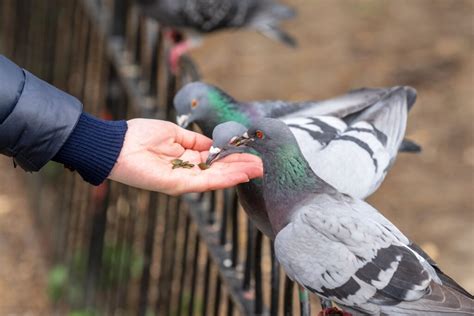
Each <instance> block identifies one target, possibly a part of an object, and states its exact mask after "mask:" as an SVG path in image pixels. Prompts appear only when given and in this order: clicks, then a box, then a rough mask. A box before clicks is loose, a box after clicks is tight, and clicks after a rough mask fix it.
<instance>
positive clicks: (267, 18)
mask: <svg viewBox="0 0 474 316" xmlns="http://www.w3.org/2000/svg"><path fill="white" fill-rule="evenodd" d="M138 3H139V5H140V6H141V7H142V9H143V12H144V13H145V14H147V15H149V16H150V17H152V18H154V19H156V20H157V21H158V22H160V23H162V24H163V25H165V26H169V27H173V28H179V29H185V30H191V31H194V32H196V33H208V32H213V31H217V30H221V29H227V28H249V29H254V30H256V31H258V32H260V33H262V34H264V35H265V36H267V37H270V38H272V39H276V40H279V41H281V42H283V43H285V44H286V45H289V46H296V41H295V40H294V39H293V38H292V37H291V36H290V35H288V34H286V33H285V32H284V31H282V30H281V29H280V28H279V24H280V22H281V21H282V20H287V19H290V18H293V17H294V16H295V12H294V10H293V9H291V8H289V7H287V6H285V5H282V4H279V3H277V2H276V1H274V0H138Z"/></svg>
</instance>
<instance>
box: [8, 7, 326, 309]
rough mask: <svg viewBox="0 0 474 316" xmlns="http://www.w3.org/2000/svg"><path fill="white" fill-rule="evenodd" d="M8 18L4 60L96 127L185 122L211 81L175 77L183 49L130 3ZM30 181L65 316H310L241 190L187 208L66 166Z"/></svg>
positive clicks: (53, 287)
mask: <svg viewBox="0 0 474 316" xmlns="http://www.w3.org/2000/svg"><path fill="white" fill-rule="evenodd" d="M0 10H1V11H0V27H1V29H0V43H1V44H0V52H1V53H3V54H6V55H7V56H8V57H10V58H12V59H13V60H15V61H16V62H17V63H18V64H20V65H22V66H23V67H24V68H26V69H28V70H30V71H31V72H33V73H35V74H37V75H38V76H40V77H41V78H43V79H45V80H47V81H49V82H51V83H52V84H54V85H55V86H57V87H58V88H60V89H63V90H66V91H68V92H69V93H71V94H73V95H74V96H76V97H78V98H79V99H80V100H81V101H82V102H83V104H84V106H85V109H86V111H88V112H89V113H92V114H94V115H97V116H101V117H103V118H106V119H126V118H132V117H148V118H156V119H166V120H170V121H174V120H175V115H174V109H173V106H172V100H173V97H174V95H175V93H176V91H177V90H178V89H179V88H180V87H181V86H182V85H183V84H185V83H187V82H190V81H195V80H199V79H200V75H199V72H198V70H197V67H196V65H195V64H194V62H193V61H192V60H191V59H190V58H188V57H186V56H184V57H183V58H182V60H181V61H180V63H181V65H180V70H179V73H178V75H177V76H175V75H173V74H171V73H170V71H169V70H168V66H167V59H168V58H167V52H168V51H169V49H170V47H171V45H173V43H171V42H170V40H169V39H167V38H165V36H164V32H163V30H162V28H161V27H160V26H159V25H158V24H157V23H156V22H155V21H152V20H150V19H148V18H145V17H144V16H142V15H141V14H140V11H139V10H138V8H137V7H136V6H135V4H134V2H133V1H131V0H102V1H99V0H68V1H64V0H43V1H37V0H2V1H1V2H0ZM29 179H30V180H31V181H29V185H30V190H29V191H30V192H31V194H30V199H31V203H32V205H33V206H35V208H34V218H35V221H36V224H37V226H38V227H39V228H40V231H41V232H42V234H41V236H42V238H43V239H42V241H43V245H44V248H45V251H46V253H47V254H48V258H51V262H50V264H51V270H50V272H49V276H48V278H49V284H48V292H49V295H50V297H51V299H52V300H53V302H54V306H55V309H56V311H57V312H58V313H59V314H68V313H72V312H75V313H78V314H77V315H146V316H152V315H233V314H235V315H293V314H298V313H302V314H304V313H303V312H301V311H300V307H299V304H294V303H293V301H294V300H297V291H296V287H295V286H294V285H293V283H292V282H291V281H290V280H289V279H288V278H286V277H285V275H284V273H283V271H280V267H279V265H278V263H277V261H276V260H275V258H274V253H273V247H272V244H271V241H269V240H268V239H267V238H266V237H264V236H262V234H261V233H260V232H259V231H258V230H257V229H255V227H254V226H253V225H252V224H251V223H250V222H249V221H248V219H247V217H246V216H245V214H244V212H243V210H242V209H241V207H240V206H239V204H238V200H237V196H236V194H235V191H234V190H233V189H228V190H223V191H216V192H209V193H206V194H190V195H186V196H182V197H179V198H176V197H170V196H166V195H163V194H159V193H153V192H146V191H141V190H137V189H133V188H130V187H126V186H124V185H120V184H118V183H112V182H106V183H104V184H102V185H100V186H98V187H91V186H89V185H87V184H85V183H84V182H83V181H82V180H81V179H80V178H79V177H78V176H77V175H74V174H72V173H70V172H66V171H64V170H63V168H62V167H59V166H58V165H56V164H48V165H47V166H46V167H45V168H44V169H43V170H42V171H41V172H40V173H39V174H38V175H36V176H29ZM312 299H313V300H314V301H313V302H312V303H313V304H312V305H313V312H314V311H316V310H317V309H318V308H317V304H316V303H317V301H316V299H315V298H312ZM306 307H307V306H306ZM306 307H305V308H306ZM305 308H301V310H305ZM80 313H81V314H80Z"/></svg>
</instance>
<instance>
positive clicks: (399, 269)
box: [234, 118, 474, 315]
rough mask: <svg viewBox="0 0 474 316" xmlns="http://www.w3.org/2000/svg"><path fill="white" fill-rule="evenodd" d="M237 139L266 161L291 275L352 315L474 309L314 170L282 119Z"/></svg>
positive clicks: (414, 251)
mask: <svg viewBox="0 0 474 316" xmlns="http://www.w3.org/2000/svg"><path fill="white" fill-rule="evenodd" d="M234 143H235V144H239V145H240V146H242V145H245V146H247V147H249V148H252V149H253V150H255V151H257V152H258V153H259V155H260V156H261V157H262V160H263V163H264V179H263V195H264V199H265V204H266V209H267V212H268V216H269V219H270V223H271V227H272V229H273V231H274V233H275V234H276V238H275V243H274V245H275V251H276V257H277V258H278V260H279V262H280V264H281V265H282V266H283V267H284V269H285V271H286V273H287V274H288V276H289V277H290V278H291V279H292V280H294V281H296V282H298V283H299V284H301V285H303V286H304V287H305V288H306V289H308V290H310V291H311V292H313V293H316V294H317V295H319V296H320V297H322V298H325V299H330V300H333V301H335V302H337V303H338V304H339V305H340V306H342V307H344V308H345V309H346V310H347V311H349V312H351V313H353V315H360V314H370V315H454V314H456V315H472V314H474V300H473V296H472V295H471V294H469V293H468V292H467V291H466V290H464V289H463V288H462V287H461V286H460V285H459V284H457V283H456V282H455V281H453V280H452V279H451V278H450V277H448V276H447V275H445V274H444V273H443V272H442V271H441V270H440V269H439V267H438V266H437V265H436V264H435V263H434V262H433V260H432V259H431V258H429V257H428V256H427V255H426V254H425V253H424V252H423V251H422V250H421V249H420V248H419V247H417V246H416V245H413V244H412V243H411V242H410V241H409V240H408V238H407V237H405V236H404V235H403V234H402V233H401V232H400V231H399V230H398V229H397V228H396V227H395V226H394V225H393V224H392V223H391V222H390V221H388V220H387V219H386V218H385V217H384V216H383V215H381V214H380V213H379V212H378V211H377V210H376V209H374V208H373V207H372V206H370V205H369V204H367V203H366V202H364V201H362V200H360V199H357V198H353V197H350V196H348V195H346V194H343V193H341V192H339V191H338V190H337V189H336V188H334V187H333V186H331V185H330V184H328V183H327V182H326V181H324V180H323V179H321V178H320V177H319V176H318V175H316V174H315V173H314V171H313V170H312V167H311V166H310V165H309V164H308V162H307V161H306V159H305V157H304V156H303V153H302V152H301V150H300V148H299V146H298V142H297V140H296V138H295V136H294V135H293V133H292V132H291V130H290V129H289V127H288V126H287V125H285V123H283V122H282V121H280V120H275V119H268V118H267V119H263V120H261V121H260V122H259V123H257V124H255V125H254V126H252V127H251V128H250V129H249V130H248V131H247V132H246V133H244V134H243V135H242V136H241V137H239V138H237V139H234Z"/></svg>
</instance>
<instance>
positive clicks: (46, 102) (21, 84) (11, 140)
mask: <svg viewBox="0 0 474 316" xmlns="http://www.w3.org/2000/svg"><path fill="white" fill-rule="evenodd" d="M81 113H82V104H81V103H80V102H79V101H78V100H77V99H76V98H74V97H72V96H71V95H69V94H66V93H64V92H62V91H60V90H58V89H56V88H55V87H53V86H51V85H49V84H48V83H46V82H44V81H42V80H40V79H38V78H37V77H35V76H34V75H32V74H31V73H29V72H28V71H26V70H24V69H21V68H20V67H18V66H17V65H15V64H14V63H12V62H11V61H9V60H8V59H7V58H5V57H4V56H1V55H0V153H1V154H4V155H7V156H10V157H13V158H14V160H15V162H16V163H17V164H18V165H19V166H21V167H22V168H23V169H25V170H26V171H38V170H39V169H40V168H41V167H43V166H44V165H45V164H46V163H47V162H48V161H49V160H51V159H52V158H53V157H54V156H55V155H56V154H57V153H58V151H59V150H60V149H61V147H62V146H63V144H64V143H65V142H66V140H67V139H68V137H69V136H70V134H71V132H72V131H73V129H74V127H75V126H76V124H77V122H78V120H79V117H80V116H81Z"/></svg>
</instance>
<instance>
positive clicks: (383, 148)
mask: <svg viewBox="0 0 474 316" xmlns="http://www.w3.org/2000/svg"><path fill="white" fill-rule="evenodd" d="M409 92H410V90H409V89H408V88H404V87H396V88H392V89H389V91H388V93H386V94H385V95H384V96H383V97H381V98H380V99H379V100H378V102H376V103H375V104H373V105H371V106H370V107H367V108H365V109H364V110H361V111H359V112H357V113H356V114H355V115H351V117H350V120H347V121H348V122H349V123H346V121H345V120H344V119H340V118H338V117H335V116H306V117H305V116H303V117H298V116H297V115H296V114H295V115H289V116H283V117H282V118H281V120H282V121H283V122H285V123H286V124H287V125H288V126H289V127H290V129H291V131H292V133H293V134H294V135H295V137H296V139H297V141H298V144H299V145H300V147H301V149H302V151H303V154H304V156H305V158H306V159H307V160H308V162H309V164H310V166H311V168H312V169H313V171H314V172H315V173H316V174H317V175H318V176H320V177H321V178H322V179H324V180H325V181H326V182H328V183H329V184H331V185H332V186H334V187H335V188H337V189H338V190H339V191H340V192H343V193H345V194H348V195H350V196H352V197H356V198H361V199H364V198H366V197H367V196H369V195H370V194H372V193H373V192H374V191H375V190H376V189H377V188H378V187H379V186H380V184H381V183H382V181H383V180H384V178H385V176H386V174H387V172H388V170H389V169H390V167H391V166H392V164H393V162H394V160H395V157H396V156H397V153H398V149H399V147H400V145H401V143H402V140H403V137H404V134H405V129H406V122H407V109H408V107H409V104H407V102H408V101H407V100H408V97H407V94H408V93H409ZM302 112H303V111H300V112H299V113H297V114H301V113H302ZM245 128H246V127H245V126H243V125H241V124H238V123H237V122H232V123H230V122H228V123H224V124H222V125H219V126H218V127H216V129H215V130H214V132H213V135H212V137H213V146H212V148H211V149H210V155H209V159H208V162H209V163H211V162H212V161H213V160H214V159H217V158H221V157H224V156H226V155H228V154H231V153H233V152H239V151H241V150H242V149H241V148H239V147H238V146H233V145H232V139H233V137H235V136H237V135H239V133H240V134H241V132H242V131H243V130H245Z"/></svg>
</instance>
